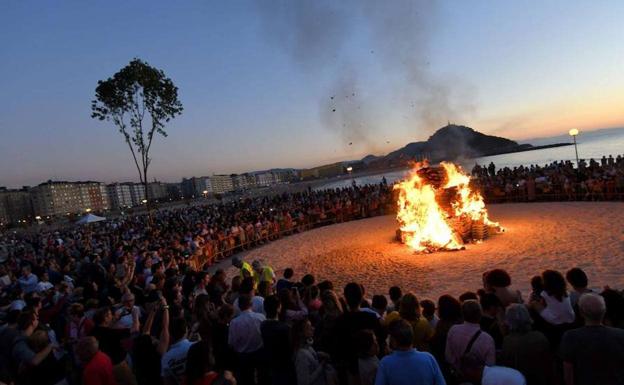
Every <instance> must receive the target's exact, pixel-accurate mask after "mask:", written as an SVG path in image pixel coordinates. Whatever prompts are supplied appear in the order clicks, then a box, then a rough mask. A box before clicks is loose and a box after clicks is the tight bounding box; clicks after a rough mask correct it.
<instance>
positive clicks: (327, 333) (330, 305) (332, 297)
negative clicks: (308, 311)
mask: <svg viewBox="0 0 624 385" xmlns="http://www.w3.org/2000/svg"><path fill="white" fill-rule="evenodd" d="M321 301H322V305H321V308H320V309H319V320H318V322H317V324H316V327H315V330H314V331H315V335H314V341H315V347H316V349H317V350H320V351H323V352H327V353H329V354H330V355H331V356H332V357H336V354H337V352H336V350H335V349H336V344H335V341H334V340H333V338H334V335H333V332H334V328H335V327H336V322H337V320H338V319H339V318H340V316H341V315H342V313H343V307H342V303H341V302H340V299H339V298H338V295H337V294H336V292H335V291H333V290H325V291H323V292H322V293H321Z"/></svg>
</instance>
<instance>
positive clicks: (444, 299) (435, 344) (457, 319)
mask: <svg viewBox="0 0 624 385" xmlns="http://www.w3.org/2000/svg"><path fill="white" fill-rule="evenodd" d="M438 316H439V317H440V320H439V321H438V324H437V325H436V328H435V331H434V334H433V338H432V340H431V353H432V354H433V356H434V357H435V358H436V360H437V361H438V363H439V364H440V367H441V369H442V372H443V373H444V375H445V377H446V376H450V370H451V368H450V366H449V365H448V363H447V362H446V357H445V354H446V340H447V338H448V332H449V330H450V329H451V327H453V326H454V325H458V324H461V323H462V315H461V304H460V303H459V301H458V300H457V299H456V298H454V297H453V296H450V295H448V294H445V295H443V296H440V298H438Z"/></svg>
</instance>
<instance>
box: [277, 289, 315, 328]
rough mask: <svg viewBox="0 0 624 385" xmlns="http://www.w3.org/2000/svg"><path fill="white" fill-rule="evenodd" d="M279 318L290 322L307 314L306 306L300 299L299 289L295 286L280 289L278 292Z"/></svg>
mask: <svg viewBox="0 0 624 385" xmlns="http://www.w3.org/2000/svg"><path fill="white" fill-rule="evenodd" d="M279 299H280V302H281V305H280V315H279V316H280V319H281V320H282V321H285V322H288V323H292V322H293V321H297V320H301V319H304V318H306V317H307V316H308V308H307V307H306V305H305V303H303V300H302V299H301V295H300V294H299V290H298V289H297V288H296V287H293V288H291V289H290V290H288V289H282V291H280V292H279Z"/></svg>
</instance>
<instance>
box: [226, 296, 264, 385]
mask: <svg viewBox="0 0 624 385" xmlns="http://www.w3.org/2000/svg"><path fill="white" fill-rule="evenodd" d="M238 306H239V307H240V310H241V313H240V315H238V316H237V317H236V318H234V319H233V320H232V322H230V329H229V335H228V344H229V345H230V347H231V348H232V350H234V352H235V353H236V358H237V365H236V367H237V368H238V371H237V373H236V378H237V379H238V380H239V381H240V383H241V384H253V381H254V376H255V371H256V370H258V377H262V376H263V375H265V373H263V370H262V367H261V365H260V361H261V357H260V354H261V350H262V346H263V344H262V332H261V331H260V325H261V324H262V322H263V321H265V320H266V317H265V316H264V315H263V314H260V313H256V312H253V311H252V309H251V298H250V297H249V295H241V296H239V297H238ZM265 371H266V368H265ZM261 383H262V382H261Z"/></svg>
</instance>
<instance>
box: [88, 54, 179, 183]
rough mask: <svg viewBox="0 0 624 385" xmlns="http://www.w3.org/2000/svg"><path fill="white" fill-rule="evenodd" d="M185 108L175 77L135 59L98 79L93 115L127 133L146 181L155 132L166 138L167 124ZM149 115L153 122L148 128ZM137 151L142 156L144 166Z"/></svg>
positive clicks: (123, 133)
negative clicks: (180, 98)
mask: <svg viewBox="0 0 624 385" xmlns="http://www.w3.org/2000/svg"><path fill="white" fill-rule="evenodd" d="M182 110H183V107H182V103H181V102H180V100H179V99H178V88H177V87H176V86H175V85H174V84H173V82H172V81H171V79H169V78H167V77H166V76H165V73H164V72H163V71H162V70H159V69H157V68H154V67H151V66H150V65H149V64H147V63H146V62H144V61H142V60H140V59H133V60H132V61H131V62H130V63H129V64H128V65H127V66H125V67H124V68H122V69H121V70H120V71H119V72H117V73H116V74H114V75H113V77H111V78H108V79H107V80H100V81H98V85H97V87H96V89H95V99H94V100H93V101H92V102H91V117H92V118H94V119H99V120H106V121H112V122H113V123H114V124H115V126H117V128H118V129H119V132H120V133H121V134H122V135H123V137H124V139H125V141H126V143H127V144H128V146H129V147H130V151H131V152H132V156H133V158H134V162H135V164H136V167H137V169H138V171H139V176H140V179H141V182H143V183H145V184H147V169H148V167H149V164H150V161H151V159H150V157H149V150H150V148H151V145H152V140H153V138H154V134H155V133H159V134H161V135H162V136H165V137H166V136H167V132H166V131H165V123H167V122H169V121H170V120H171V119H173V118H175V117H176V116H177V115H180V114H181V113H182ZM146 117H148V118H149V122H147V123H146V124H145V125H146V126H147V127H145V128H144V120H145V118H146ZM137 153H138V154H139V155H140V156H141V164H140V165H139V161H138V159H137ZM146 187H147V186H146ZM146 190H147V189H146ZM146 194H147V191H146Z"/></svg>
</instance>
